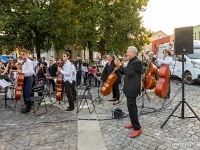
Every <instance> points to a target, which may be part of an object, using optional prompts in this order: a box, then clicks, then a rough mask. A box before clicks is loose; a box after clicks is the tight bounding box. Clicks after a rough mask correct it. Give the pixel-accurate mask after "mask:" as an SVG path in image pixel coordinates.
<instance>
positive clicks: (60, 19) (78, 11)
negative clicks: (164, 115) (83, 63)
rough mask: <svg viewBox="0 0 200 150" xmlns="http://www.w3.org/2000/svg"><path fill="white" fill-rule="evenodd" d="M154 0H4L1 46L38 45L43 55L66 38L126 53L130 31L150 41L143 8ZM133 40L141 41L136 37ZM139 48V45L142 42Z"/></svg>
mask: <svg viewBox="0 0 200 150" xmlns="http://www.w3.org/2000/svg"><path fill="white" fill-rule="evenodd" d="M147 2H148V0H26V1H24V0H1V2H0V32H1V33H3V35H2V34H1V35H0V47H1V48H2V49H1V50H4V52H6V53H10V52H12V51H13V50H14V49H15V48H16V47H17V48H19V49H22V48H26V49H28V50H33V49H34V48H35V49H36V52H37V54H38V57H39V56H40V53H41V52H45V51H48V50H49V49H50V46H51V45H52V46H53V47H54V49H55V50H56V51H59V50H63V49H64V46H65V45H66V44H70V45H75V44H78V45H82V47H83V48H84V49H85V47H86V46H88V47H89V49H90V50H91V51H100V52H101V53H102V54H103V53H105V52H113V53H115V54H122V55H123V53H124V50H125V49H127V46H128V39H127V33H128V32H129V31H130V32H132V33H135V37H136V38H137V39H138V41H139V44H140V46H143V45H144V44H145V43H148V42H149V41H148V38H149V37H150V36H151V33H150V31H148V30H146V29H145V28H144V27H143V25H142V18H141V17H140V12H141V11H144V10H145V7H146V5H147ZM129 43H130V44H131V45H135V46H137V47H138V45H137V43H136V40H135V39H130V40H129ZM138 48H139V47H138Z"/></svg>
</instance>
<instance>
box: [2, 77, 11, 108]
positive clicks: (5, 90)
mask: <svg viewBox="0 0 200 150" xmlns="http://www.w3.org/2000/svg"><path fill="white" fill-rule="evenodd" d="M2 79H7V80H9V81H11V79H10V78H9V77H8V76H5V75H4V76H0V80H2ZM11 82H12V81H11ZM7 92H8V86H6V87H5V88H4V92H2V93H4V98H3V99H2V100H4V105H2V106H1V107H0V108H11V109H12V107H11V106H10V105H8V104H7V99H8V98H7ZM12 110H13V109H12Z"/></svg>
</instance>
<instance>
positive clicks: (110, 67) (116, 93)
mask: <svg viewBox="0 0 200 150" xmlns="http://www.w3.org/2000/svg"><path fill="white" fill-rule="evenodd" d="M106 58H107V61H108V62H107V64H106V65H105V67H104V69H103V72H102V74H101V80H102V81H103V82H106V80H107V78H108V76H109V75H110V74H111V73H112V72H113V70H114V68H115V67H116V65H115V63H114V56H113V55H111V54H107V55H106ZM114 73H115V74H116V75H117V77H118V78H117V81H116V82H115V83H114V84H113V89H112V92H113V99H111V100H109V101H115V102H114V103H113V105H117V104H119V103H120V101H119V96H120V94H119V84H120V83H121V74H120V72H119V71H118V70H116V71H115V72H114Z"/></svg>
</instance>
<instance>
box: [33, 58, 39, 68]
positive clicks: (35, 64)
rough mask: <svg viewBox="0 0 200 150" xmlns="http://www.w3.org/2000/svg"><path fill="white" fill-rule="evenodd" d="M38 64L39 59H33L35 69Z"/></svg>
mask: <svg viewBox="0 0 200 150" xmlns="http://www.w3.org/2000/svg"><path fill="white" fill-rule="evenodd" d="M37 65H38V61H37V60H36V61H33V68H34V69H35V68H36V67H37Z"/></svg>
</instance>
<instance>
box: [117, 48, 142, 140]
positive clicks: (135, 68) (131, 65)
mask: <svg viewBox="0 0 200 150" xmlns="http://www.w3.org/2000/svg"><path fill="white" fill-rule="evenodd" d="M137 52H138V51H137V49H136V47H134V46H130V47H128V49H127V53H126V55H127V58H128V59H129V62H128V64H127V66H126V67H123V65H122V63H121V62H120V61H119V60H115V65H116V66H117V67H118V68H119V71H120V72H121V73H122V74H124V75H125V79H124V87H123V92H124V94H125V95H126V97H127V107H128V111H129V116H130V120H131V124H127V125H125V128H134V131H133V132H132V133H131V134H130V137H131V138H134V137H136V136H138V135H139V134H140V133H142V129H141V126H140V123H139V121H138V110H137V105H136V97H137V96H138V95H140V93H141V73H142V62H141V61H140V60H139V59H138V58H137V56H136V55H137Z"/></svg>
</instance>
